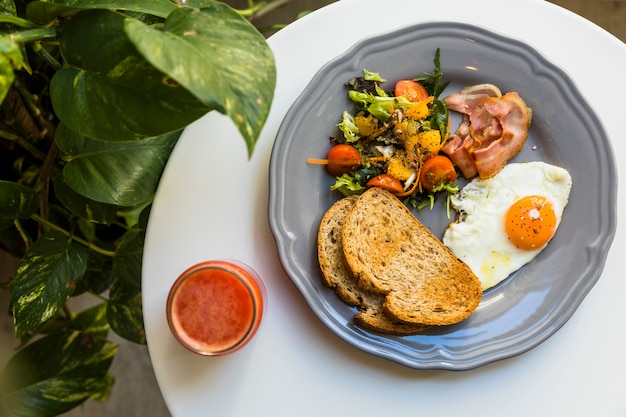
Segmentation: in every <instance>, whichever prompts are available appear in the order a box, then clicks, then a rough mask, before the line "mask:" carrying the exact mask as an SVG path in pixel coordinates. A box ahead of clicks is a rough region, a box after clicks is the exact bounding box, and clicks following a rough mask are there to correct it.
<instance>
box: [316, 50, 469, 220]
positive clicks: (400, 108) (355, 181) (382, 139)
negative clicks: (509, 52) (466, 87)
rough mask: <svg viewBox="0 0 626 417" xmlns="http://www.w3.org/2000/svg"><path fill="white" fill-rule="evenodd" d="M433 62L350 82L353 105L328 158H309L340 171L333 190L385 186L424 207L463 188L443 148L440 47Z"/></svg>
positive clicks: (444, 126) (336, 172)
mask: <svg viewBox="0 0 626 417" xmlns="http://www.w3.org/2000/svg"><path fill="white" fill-rule="evenodd" d="M433 63H434V70H433V72H432V73H422V74H420V76H418V77H416V78H411V79H400V80H396V81H394V82H393V84H391V83H387V81H386V80H385V79H383V78H382V77H381V75H380V74H378V73H375V72H371V71H367V70H365V69H364V70H363V76H361V77H354V78H352V79H351V80H349V81H348V82H347V83H346V87H348V98H349V99H350V100H351V101H352V103H353V104H354V109H353V111H344V112H343V113H342V115H341V120H340V122H339V123H338V125H337V127H338V128H339V131H338V132H337V135H336V137H332V138H331V147H330V149H329V150H328V152H327V155H326V158H325V159H318V158H309V159H307V162H308V163H310V164H323V165H326V167H327V169H328V172H329V173H330V174H331V175H332V176H334V177H335V183H334V184H333V185H331V187H330V189H331V190H337V191H339V192H341V193H342V194H343V195H344V196H351V195H360V194H362V193H363V192H364V191H365V190H367V189H368V188H370V187H379V188H384V189H386V190H387V191H389V192H391V193H393V194H394V195H396V196H398V197H403V198H404V197H408V198H410V199H411V200H413V203H412V204H414V206H416V207H417V206H420V208H421V207H426V206H428V205H431V203H432V202H433V201H434V198H435V195H439V194H440V193H445V194H450V193H455V192H457V191H458V186H457V185H456V184H455V181H456V178H457V174H456V170H455V168H454V165H453V164H452V161H450V159H449V158H448V157H447V156H445V155H443V154H442V153H441V149H442V147H443V144H444V143H445V141H446V137H447V135H448V110H447V108H446V104H445V103H444V101H443V100H441V99H440V98H439V95H440V94H441V92H442V91H443V90H444V88H445V83H440V81H441V77H442V76H443V73H442V71H441V67H440V64H439V50H437V51H436V52H435V57H434V60H433Z"/></svg>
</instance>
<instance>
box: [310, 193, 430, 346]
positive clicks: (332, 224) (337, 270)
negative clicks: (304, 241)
mask: <svg viewBox="0 0 626 417" xmlns="http://www.w3.org/2000/svg"><path fill="white" fill-rule="evenodd" d="M356 200H357V199H356V197H346V198H342V199H341V200H338V201H337V202H335V204H333V205H332V206H331V207H330V208H329V209H328V210H327V211H326V213H324V216H323V217H322V221H321V222H320V226H319V230H318V235H317V242H318V251H317V252H318V260H319V264H320V269H321V270H322V278H323V281H324V283H325V284H326V285H327V286H328V287H330V288H333V289H334V290H335V292H336V293H337V295H338V296H339V298H341V299H342V300H343V301H344V302H345V303H347V304H348V305H350V306H353V307H356V308H357V309H358V312H357V313H356V314H355V316H354V322H355V323H356V324H357V325H358V326H360V327H362V328H364V329H368V330H372V331H376V332H380V333H387V334H395V335H410V334H415V333H419V332H422V331H423V330H425V329H426V328H427V326H424V325H419V324H417V325H416V324H406V323H402V322H400V321H399V320H396V319H394V318H393V317H391V316H389V315H388V314H386V313H385V311H384V310H383V302H384V300H385V296H384V295H382V294H377V293H373V292H371V291H366V290H363V289H361V288H359V286H358V284H357V281H356V279H355V278H354V275H353V274H352V271H350V269H349V268H348V266H347V265H346V262H345V259H344V255H343V245H342V240H341V231H342V228H343V223H344V221H345V218H346V216H347V215H348V213H349V212H350V210H351V209H352V207H353V206H354V204H355V203H356Z"/></svg>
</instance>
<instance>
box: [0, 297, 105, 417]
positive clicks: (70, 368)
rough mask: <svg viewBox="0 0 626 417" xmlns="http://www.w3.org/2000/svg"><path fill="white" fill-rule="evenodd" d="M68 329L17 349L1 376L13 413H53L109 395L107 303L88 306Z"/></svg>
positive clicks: (1, 389)
mask: <svg viewBox="0 0 626 417" xmlns="http://www.w3.org/2000/svg"><path fill="white" fill-rule="evenodd" d="M69 327H70V329H68V330H62V331H59V332H56V333H52V334H50V335H48V336H45V337H43V338H41V339H39V340H37V341H35V342H33V343H31V344H29V345H27V346H26V347H24V348H23V349H21V350H19V351H18V352H17V353H16V354H15V355H14V356H13V357H12V358H11V359H10V361H9V362H8V363H7V365H6V367H5V369H4V371H3V373H2V376H0V395H2V397H3V398H2V400H4V402H5V403H6V406H7V408H8V409H9V410H10V411H11V412H12V413H13V414H14V415H16V416H37V417H41V416H54V415H58V414H61V413H64V412H66V411H68V410H70V409H72V408H74V407H76V406H77V405H79V404H81V403H82V402H84V401H85V400H87V399H88V398H90V397H93V398H103V397H106V395H108V393H109V391H110V386H111V384H112V378H111V377H110V376H109V375H108V374H107V372H108V369H109V367H110V365H111V362H112V360H113V357H114V355H115V353H116V351H117V345H116V344H114V343H111V342H109V341H107V340H106V335H107V334H108V330H109V328H108V325H107V322H106V315H105V306H104V304H101V305H98V306H96V307H93V308H91V309H88V310H86V311H84V312H82V313H81V314H79V315H78V316H77V317H75V318H74V319H73V320H72V322H71V323H70V326H69Z"/></svg>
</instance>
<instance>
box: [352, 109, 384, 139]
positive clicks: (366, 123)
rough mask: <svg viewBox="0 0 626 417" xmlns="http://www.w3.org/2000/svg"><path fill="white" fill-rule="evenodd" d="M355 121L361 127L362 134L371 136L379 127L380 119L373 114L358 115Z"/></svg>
mask: <svg viewBox="0 0 626 417" xmlns="http://www.w3.org/2000/svg"><path fill="white" fill-rule="evenodd" d="M354 123H355V124H356V127H357V128H358V129H359V134H360V135H361V136H371V135H372V134H373V133H374V132H376V130H377V129H378V121H377V120H376V118H375V117H374V116H372V115H371V114H370V115H368V116H356V117H355V118H354Z"/></svg>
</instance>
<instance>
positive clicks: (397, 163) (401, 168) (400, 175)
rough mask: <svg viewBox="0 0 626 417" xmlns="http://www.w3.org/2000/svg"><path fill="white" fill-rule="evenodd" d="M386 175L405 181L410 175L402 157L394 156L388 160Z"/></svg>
mask: <svg viewBox="0 0 626 417" xmlns="http://www.w3.org/2000/svg"><path fill="white" fill-rule="evenodd" d="M387 175H390V176H392V177H394V178H397V179H399V180H400V181H406V180H408V179H409V177H410V176H411V169H410V168H409V167H408V166H407V165H406V163H405V162H404V159H403V158H398V157H394V158H391V159H390V160H389V165H388V166H387Z"/></svg>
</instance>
